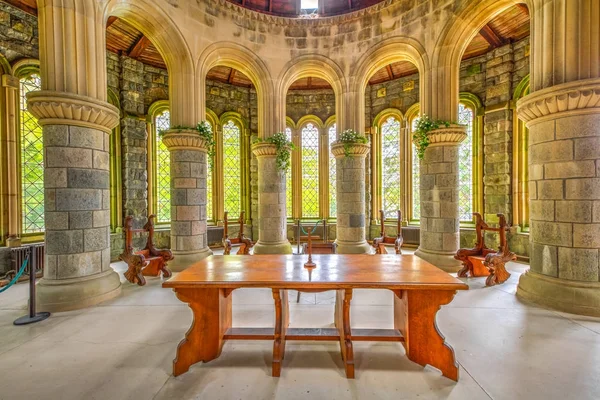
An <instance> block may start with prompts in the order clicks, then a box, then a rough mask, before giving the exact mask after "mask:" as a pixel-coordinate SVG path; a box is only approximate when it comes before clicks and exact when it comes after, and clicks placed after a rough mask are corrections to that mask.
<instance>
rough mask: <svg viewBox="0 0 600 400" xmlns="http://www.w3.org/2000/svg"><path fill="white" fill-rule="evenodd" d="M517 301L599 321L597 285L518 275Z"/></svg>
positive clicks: (542, 276)
mask: <svg viewBox="0 0 600 400" xmlns="http://www.w3.org/2000/svg"><path fill="white" fill-rule="evenodd" d="M517 297H519V298H520V299H522V300H525V301H531V302H533V303H536V304H539V305H541V306H545V307H550V308H553V309H555V310H558V311H564V312H568V313H573V314H580V315H589V316H593V317H600V283H598V282H582V281H569V280H566V279H558V278H553V277H549V276H546V275H542V274H538V273H535V272H532V271H531V270H528V271H527V272H526V273H524V274H523V275H521V279H519V285H518V286H517Z"/></svg>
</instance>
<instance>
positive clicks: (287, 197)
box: [285, 126, 293, 218]
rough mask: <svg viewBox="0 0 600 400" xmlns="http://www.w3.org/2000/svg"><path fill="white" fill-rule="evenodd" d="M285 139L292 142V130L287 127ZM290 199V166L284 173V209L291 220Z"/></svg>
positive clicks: (291, 194) (291, 195)
mask: <svg viewBox="0 0 600 400" xmlns="http://www.w3.org/2000/svg"><path fill="white" fill-rule="evenodd" d="M285 137H286V138H287V140H289V141H290V142H291V141H292V128H290V127H289V126H288V127H286V128H285ZM292 198H293V188H292V166H291V165H290V167H289V168H288V170H287V171H286V172H285V208H286V213H287V217H288V218H292Z"/></svg>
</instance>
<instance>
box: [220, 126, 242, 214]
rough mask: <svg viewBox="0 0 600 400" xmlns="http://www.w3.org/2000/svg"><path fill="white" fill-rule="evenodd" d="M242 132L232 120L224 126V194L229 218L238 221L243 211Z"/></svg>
mask: <svg viewBox="0 0 600 400" xmlns="http://www.w3.org/2000/svg"><path fill="white" fill-rule="evenodd" d="M240 136H241V130H240V127H239V126H237V125H236V124H235V123H234V122H233V121H232V120H229V121H227V123H225V125H223V194H224V197H225V198H224V203H223V204H224V207H225V208H224V210H225V211H227V213H228V218H230V219H238V218H239V216H240V211H241V204H242V202H241V187H240V182H241V181H242V170H241V168H242V164H241V156H240V149H241V138H240Z"/></svg>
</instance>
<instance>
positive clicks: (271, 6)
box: [269, 0, 273, 12]
mask: <svg viewBox="0 0 600 400" xmlns="http://www.w3.org/2000/svg"><path fill="white" fill-rule="evenodd" d="M269 12H273V0H269Z"/></svg>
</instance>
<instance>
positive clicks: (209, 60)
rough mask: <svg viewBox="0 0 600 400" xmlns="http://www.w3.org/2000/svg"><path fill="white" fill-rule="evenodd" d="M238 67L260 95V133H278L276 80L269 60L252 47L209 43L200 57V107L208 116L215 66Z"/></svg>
mask: <svg viewBox="0 0 600 400" xmlns="http://www.w3.org/2000/svg"><path fill="white" fill-rule="evenodd" d="M217 66H226V67H230V68H235V69H236V70H238V71H240V72H242V73H243V74H244V75H246V76H247V77H248V78H249V79H250V81H251V82H252V84H253V85H254V88H255V89H256V97H257V99H258V136H259V137H261V138H263V137H268V136H271V135H272V134H273V133H275V130H274V124H273V119H274V116H275V113H274V110H273V108H274V104H275V101H274V98H273V83H272V79H271V75H270V74H269V69H268V68H267V66H266V65H265V63H264V62H263V61H262V60H261V59H260V58H259V57H258V56H257V55H256V54H254V53H253V52H252V51H251V50H249V49H248V48H246V47H244V46H241V45H239V44H237V43H233V42H218V43H213V44H211V45H210V46H208V47H207V48H206V49H205V50H204V52H202V54H201V55H200V57H199V58H198V63H197V68H196V77H197V81H198V85H197V86H198V90H199V91H198V96H197V98H198V109H199V115H200V118H204V114H205V111H204V110H205V107H206V76H207V74H208V72H209V71H210V70H211V68H213V67H217Z"/></svg>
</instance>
